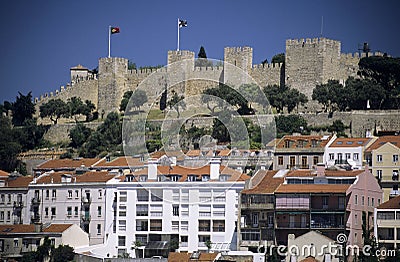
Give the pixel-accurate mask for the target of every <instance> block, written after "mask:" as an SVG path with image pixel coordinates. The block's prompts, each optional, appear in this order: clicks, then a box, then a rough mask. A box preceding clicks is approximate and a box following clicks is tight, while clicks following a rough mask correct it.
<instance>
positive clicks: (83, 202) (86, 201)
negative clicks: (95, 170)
mask: <svg viewBox="0 0 400 262" xmlns="http://www.w3.org/2000/svg"><path fill="white" fill-rule="evenodd" d="M91 202H92V198H91V197H87V196H83V197H82V204H87V205H90V203H91Z"/></svg>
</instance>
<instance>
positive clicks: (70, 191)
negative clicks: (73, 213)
mask: <svg viewBox="0 0 400 262" xmlns="http://www.w3.org/2000/svg"><path fill="white" fill-rule="evenodd" d="M68 198H72V190H68Z"/></svg>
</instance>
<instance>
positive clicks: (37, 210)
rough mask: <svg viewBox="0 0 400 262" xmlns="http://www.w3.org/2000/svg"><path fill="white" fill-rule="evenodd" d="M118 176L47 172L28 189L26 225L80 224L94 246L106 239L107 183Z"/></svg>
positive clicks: (92, 173) (100, 173) (99, 173)
mask: <svg viewBox="0 0 400 262" xmlns="http://www.w3.org/2000/svg"><path fill="white" fill-rule="evenodd" d="M114 177H115V174H110V173H108V172H86V173H84V174H82V175H76V174H73V173H71V172H47V173H44V174H42V175H40V176H39V177H35V178H34V179H33V181H32V182H31V183H30V184H29V186H28V195H27V202H28V204H29V209H28V211H29V212H25V214H24V215H25V217H24V218H23V220H24V223H34V224H39V223H41V224H49V223H53V224H54V223H56V224H76V225H78V226H80V227H81V228H82V229H83V230H84V231H85V232H86V233H88V234H89V240H90V244H91V245H93V244H100V243H103V240H104V237H105V235H104V221H105V212H106V207H105V197H106V195H105V194H106V191H105V189H106V183H107V181H109V180H111V179H113V178H114Z"/></svg>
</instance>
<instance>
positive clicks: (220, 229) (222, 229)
mask: <svg viewBox="0 0 400 262" xmlns="http://www.w3.org/2000/svg"><path fill="white" fill-rule="evenodd" d="M213 232H225V227H213Z"/></svg>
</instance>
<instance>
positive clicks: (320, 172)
mask: <svg viewBox="0 0 400 262" xmlns="http://www.w3.org/2000/svg"><path fill="white" fill-rule="evenodd" d="M324 176H325V164H324V163H318V164H317V177H324Z"/></svg>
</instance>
